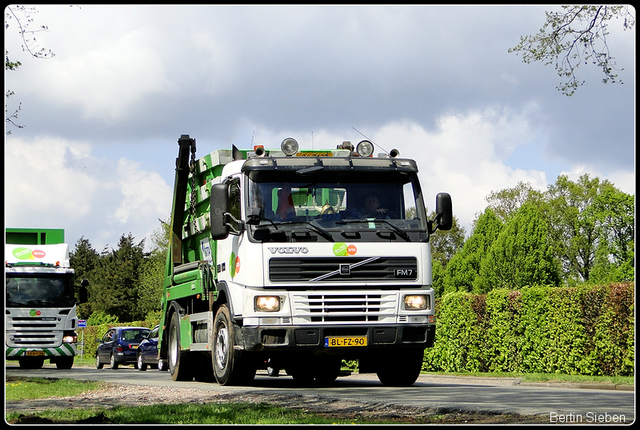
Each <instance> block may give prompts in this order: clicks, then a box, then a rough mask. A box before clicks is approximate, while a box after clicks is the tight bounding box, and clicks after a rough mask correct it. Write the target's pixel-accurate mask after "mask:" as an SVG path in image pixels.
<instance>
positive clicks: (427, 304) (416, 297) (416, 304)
mask: <svg viewBox="0 0 640 430" xmlns="http://www.w3.org/2000/svg"><path fill="white" fill-rule="evenodd" d="M404 308H405V309H406V310H408V311H424V310H429V309H431V297H430V296H427V295H424V294H412V295H406V296H404Z"/></svg>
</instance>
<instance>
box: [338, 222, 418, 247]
mask: <svg viewBox="0 0 640 430" xmlns="http://www.w3.org/2000/svg"><path fill="white" fill-rule="evenodd" d="M370 222H382V223H384V224H386V225H388V226H389V227H391V230H393V231H394V233H396V234H397V235H398V236H400V237H401V238H403V239H404V240H406V241H407V242H411V238H410V237H409V235H408V234H407V233H405V232H404V231H403V230H402V229H400V228H398V227H396V226H395V225H393V224H391V223H390V222H389V221H387V220H386V219H343V220H339V221H336V224H364V223H367V224H368V223H370Z"/></svg>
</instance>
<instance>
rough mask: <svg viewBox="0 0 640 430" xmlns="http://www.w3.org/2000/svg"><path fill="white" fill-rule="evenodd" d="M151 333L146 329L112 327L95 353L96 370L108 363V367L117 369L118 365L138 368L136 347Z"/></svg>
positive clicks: (100, 340) (99, 340)
mask: <svg viewBox="0 0 640 430" xmlns="http://www.w3.org/2000/svg"><path fill="white" fill-rule="evenodd" d="M149 332H151V330H150V329H148V328H146V327H113V328H110V329H109V330H108V331H107V332H106V333H105V334H104V336H102V339H98V342H100V343H99V345H98V349H97V351H96V368H97V369H102V367H103V366H104V365H105V364H107V363H109V367H111V368H112V369H114V370H115V369H117V368H118V366H119V365H128V364H133V365H134V366H135V367H138V346H139V345H140V342H142V340H143V339H144V338H145V337H146V336H147V335H148V334H149Z"/></svg>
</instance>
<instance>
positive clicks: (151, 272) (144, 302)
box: [138, 220, 170, 317]
mask: <svg viewBox="0 0 640 430" xmlns="http://www.w3.org/2000/svg"><path fill="white" fill-rule="evenodd" d="M169 229H170V224H169V222H168V221H167V222H165V221H162V220H160V228H158V229H157V230H155V231H154V232H153V235H152V236H151V242H152V243H153V245H154V247H153V249H152V250H151V252H150V253H149V255H148V256H147V257H146V258H145V259H144V262H143V263H142V267H141V270H140V278H139V280H140V284H139V300H138V314H139V315H142V316H145V317H146V316H147V315H149V314H150V313H153V312H158V311H160V310H161V305H160V299H161V297H162V291H163V282H164V271H165V266H166V263H167V251H168V249H169Z"/></svg>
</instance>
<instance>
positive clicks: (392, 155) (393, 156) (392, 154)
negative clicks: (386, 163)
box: [389, 149, 400, 158]
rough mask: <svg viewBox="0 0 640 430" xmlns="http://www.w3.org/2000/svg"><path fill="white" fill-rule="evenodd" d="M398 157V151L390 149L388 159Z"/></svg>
mask: <svg viewBox="0 0 640 430" xmlns="http://www.w3.org/2000/svg"><path fill="white" fill-rule="evenodd" d="M398 155H400V151H398V150H397V149H392V150H391V151H390V152H389V157H391V158H396V157H397V156H398Z"/></svg>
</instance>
